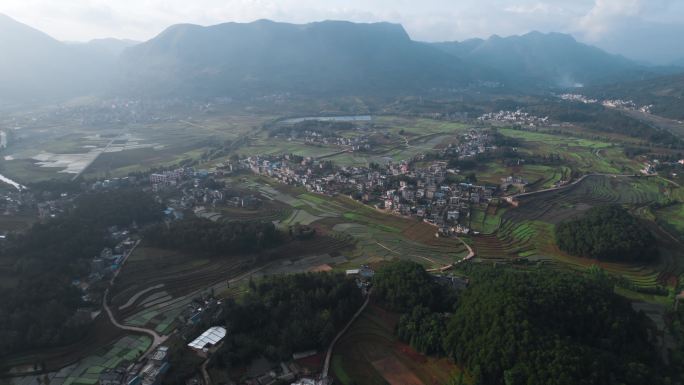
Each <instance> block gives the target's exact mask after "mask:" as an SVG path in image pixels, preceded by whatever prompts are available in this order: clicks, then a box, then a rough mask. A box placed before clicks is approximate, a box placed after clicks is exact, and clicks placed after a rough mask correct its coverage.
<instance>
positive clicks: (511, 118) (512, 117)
mask: <svg viewBox="0 0 684 385" xmlns="http://www.w3.org/2000/svg"><path fill="white" fill-rule="evenodd" d="M477 120H478V121H480V122H487V123H491V122H501V123H517V124H523V125H527V126H530V127H536V126H544V125H548V124H549V117H548V116H544V117H539V116H535V115H532V114H530V113H528V112H524V111H522V110H520V109H518V110H515V111H499V112H489V113H486V114H484V115H482V116H480V117H479V118H477Z"/></svg>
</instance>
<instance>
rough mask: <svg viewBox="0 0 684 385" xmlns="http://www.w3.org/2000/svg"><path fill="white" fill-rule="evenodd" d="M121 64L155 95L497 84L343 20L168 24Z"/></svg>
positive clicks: (399, 31) (405, 40)
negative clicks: (296, 22) (306, 22)
mask: <svg viewBox="0 0 684 385" xmlns="http://www.w3.org/2000/svg"><path fill="white" fill-rule="evenodd" d="M122 62H123V63H124V75H125V76H124V79H126V80H128V82H125V84H129V85H130V86H131V87H132V90H133V91H136V92H140V93H147V92H150V91H152V92H155V93H161V94H167V93H176V92H182V93H184V94H192V95H221V94H226V93H228V94H231V95H240V94H254V93H257V94H258V93H261V94H263V93H267V92H293V93H306V94H314V95H321V94H330V93H352V94H368V93H386V92H401V91H412V92H415V91H420V90H425V89H430V88H450V87H459V86H465V85H468V84H469V83H470V82H472V81H473V80H479V79H486V80H495V79H496V78H497V75H496V74H494V73H487V71H484V70H482V69H479V68H478V67H476V66H473V65H470V64H468V63H465V62H463V61H462V60H460V59H458V58H455V57H453V56H452V55H449V54H448V53H445V52H443V51H441V50H439V49H436V48H434V47H432V46H430V45H427V44H423V43H419V42H415V41H412V40H411V39H410V38H409V36H408V34H407V33H406V31H404V29H403V28H402V27H401V26H400V25H396V24H389V23H374V24H355V23H350V22H344V21H326V22H320V23H311V24H305V25H295V24H286V23H275V22H272V21H267V20H260V21H256V22H253V23H247V24H238V23H226V24H220V25H215V26H211V27H200V26H197V25H187V24H186V25H175V26H173V27H171V28H169V29H167V30H166V31H164V32H162V33H161V34H160V35H159V36H157V37H155V38H154V39H152V40H150V41H148V42H145V43H142V44H139V45H137V46H134V47H131V48H129V49H127V50H126V51H125V52H124V54H123V56H122ZM140 85H142V86H140Z"/></svg>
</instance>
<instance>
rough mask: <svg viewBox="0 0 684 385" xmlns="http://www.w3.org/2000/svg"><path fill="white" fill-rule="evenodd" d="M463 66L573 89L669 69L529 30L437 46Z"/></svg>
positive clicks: (512, 79) (522, 82) (517, 80)
mask: <svg viewBox="0 0 684 385" xmlns="http://www.w3.org/2000/svg"><path fill="white" fill-rule="evenodd" d="M433 46H435V47H438V48H440V49H442V50H443V51H444V52H448V53H450V54H452V55H454V56H456V57H458V58H460V59H461V60H464V61H466V62H470V63H474V64H478V65H481V66H487V67H490V68H492V69H494V70H496V71H498V72H499V73H500V74H501V75H503V76H505V78H506V79H507V80H508V81H509V82H511V83H514V84H516V85H517V86H519V87H520V86H524V85H525V84H527V85H531V86H535V87H541V88H544V87H576V86H584V85H591V84H601V83H611V82H619V81H625V80H634V79H643V78H648V77H653V76H654V74H656V73H667V72H668V70H667V69H660V68H653V67H651V68H649V67H645V66H641V65H639V64H637V63H635V62H633V61H631V60H628V59H626V58H624V57H622V56H617V55H611V54H609V53H607V52H605V51H603V50H601V49H599V48H596V47H593V46H589V45H586V44H582V43H579V42H577V41H576V40H575V39H574V38H573V37H572V36H570V35H565V34H560V33H548V34H543V33H540V32H530V33H528V34H526V35H522V36H510V37H499V36H496V35H495V36H492V37H490V38H489V39H487V40H483V39H472V40H466V41H464V42H446V43H435V44H433Z"/></svg>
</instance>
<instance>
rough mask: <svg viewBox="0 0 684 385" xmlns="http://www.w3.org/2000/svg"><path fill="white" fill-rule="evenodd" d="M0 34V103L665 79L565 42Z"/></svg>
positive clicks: (352, 26)
mask: <svg viewBox="0 0 684 385" xmlns="http://www.w3.org/2000/svg"><path fill="white" fill-rule="evenodd" d="M0 34H1V35H2V36H3V38H2V39H0V52H2V53H3V59H2V60H0V101H1V100H2V99H5V100H10V101H19V100H24V99H26V100H41V99H50V98H68V97H74V96H81V95H89V94H107V95H115V96H120V95H122V96H129V95H136V96H149V97H177V96H185V97H212V96H232V97H240V96H260V95H266V94H271V93H286V92H289V93H293V94H302V95H311V96H325V95H341V94H347V95H375V94H377V95H396V94H401V93H411V94H420V93H427V92H434V91H441V92H445V91H452V90H454V89H458V90H464V89H466V88H469V89H472V88H475V87H481V86H487V87H493V86H500V85H505V86H506V87H507V88H511V89H517V90H525V91H534V90H537V91H539V90H548V89H549V88H559V87H573V86H576V85H579V84H582V85H595V84H602V83H608V82H617V81H624V80H638V79H645V78H649V77H653V76H656V75H658V74H661V73H663V72H667V69H660V68H654V67H645V66H641V65H639V64H636V63H634V62H632V61H630V60H628V59H625V58H623V57H620V56H615V55H610V54H608V53H606V52H604V51H602V50H600V49H598V48H595V47H592V46H588V45H584V44H581V43H578V42H577V41H575V40H574V39H573V38H572V37H571V36H569V35H562V34H556V33H551V34H541V33H538V32H533V33H529V34H526V35H523V36H511V37H507V38H501V37H497V36H493V37H491V38H489V39H487V40H482V39H473V40H467V41H464V42H460V43H459V42H448V43H421V42H416V41H413V40H411V39H410V37H409V36H408V34H407V33H406V31H405V30H404V29H403V27H402V26H400V25H397V24H389V23H373V24H357V23H351V22H344V21H325V22H318V23H310V24H303V25H296V24H288V23H277V22H272V21H267V20H259V21H256V22H252V23H244V24H241V23H225V24H219V25H215V26H209V27H202V26H197V25H190V24H180V25H174V26H172V27H170V28H168V29H167V30H165V31H164V32H162V33H161V34H159V35H158V36H157V37H155V38H153V39H151V40H149V41H147V42H144V43H136V42H132V41H122V40H115V39H103V40H95V41H92V42H89V43H63V42H59V41H57V40H55V39H53V38H51V37H50V36H48V35H46V34H44V33H42V32H40V31H37V30H35V29H33V28H31V27H28V26H26V25H23V24H21V23H19V22H16V21H14V20H12V19H11V18H9V17H6V16H2V15H0Z"/></svg>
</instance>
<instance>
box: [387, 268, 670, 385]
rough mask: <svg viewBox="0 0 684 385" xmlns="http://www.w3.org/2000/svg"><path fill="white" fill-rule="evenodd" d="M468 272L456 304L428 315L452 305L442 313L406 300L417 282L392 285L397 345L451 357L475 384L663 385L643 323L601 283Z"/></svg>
mask: <svg viewBox="0 0 684 385" xmlns="http://www.w3.org/2000/svg"><path fill="white" fill-rule="evenodd" d="M402 265H404V266H408V265H407V263H402ZM415 268H416V269H418V268H419V266H417V265H416V267H415ZM389 269H390V270H391V271H397V268H396V266H391V267H389ZM406 269H407V268H406ZM384 271H385V269H383V270H381V271H379V272H378V273H377V274H376V277H377V276H378V275H380V276H381V277H382V276H383V272H384ZM468 274H469V276H470V277H471V285H470V286H469V287H468V288H467V289H466V290H465V291H463V292H462V294H460V295H459V297H458V302H456V301H454V300H453V297H451V298H452V299H449V298H448V297H447V299H445V300H443V301H447V302H450V303H449V304H447V305H445V304H444V303H441V304H440V306H438V307H437V308H439V307H441V308H444V307H447V308H448V307H450V306H451V307H452V308H454V310H453V311H451V312H449V313H445V312H444V311H441V310H437V308H432V309H431V308H430V307H429V305H430V304H431V301H430V298H429V296H427V297H425V298H423V297H422V296H421V295H417V296H416V297H413V296H410V295H409V294H408V293H411V292H415V293H421V292H423V290H424V286H425V285H426V282H425V281H424V280H417V279H413V280H409V281H408V283H407V284H404V285H402V286H401V291H402V292H403V293H406V294H404V295H402V296H393V297H390V298H394V299H393V300H392V301H390V302H389V303H390V304H394V308H395V309H402V311H403V313H404V314H403V315H402V317H401V319H400V322H399V325H398V327H397V334H398V336H399V337H400V338H401V339H402V340H404V341H406V342H408V343H410V344H411V345H412V346H413V347H414V348H416V349H417V350H419V351H421V352H423V353H427V354H437V355H441V356H447V357H450V358H452V359H453V360H454V361H456V362H457V363H459V364H460V365H462V366H463V367H464V368H465V369H466V370H467V372H468V373H469V374H470V377H471V378H472V379H473V380H474V381H473V383H474V384H477V385H503V384H505V385H567V384H581V385H590V384H592V385H593V384H596V385H599V384H600V385H613V384H614V385H622V384H626V385H642V384H646V383H648V384H664V383H667V381H668V380H667V379H666V378H664V376H665V375H666V374H667V372H666V371H665V370H664V369H663V368H664V366H662V363H661V362H660V359H659V357H660V356H659V354H658V353H657V351H656V349H655V348H654V343H655V340H654V337H653V336H654V330H653V325H652V323H651V322H650V321H649V320H648V318H647V317H646V316H645V315H644V314H643V313H636V312H635V311H634V310H633V309H632V308H631V305H630V303H629V301H628V300H626V299H624V298H622V297H620V296H618V295H616V294H615V293H614V292H613V286H612V284H610V283H609V281H608V280H606V279H604V278H605V277H604V276H603V275H601V274H591V275H587V276H581V275H577V274H570V273H560V272H549V271H535V272H525V271H514V270H507V269H496V268H488V267H472V268H471V270H470V271H469V272H468ZM413 275H417V273H413V274H409V275H408V277H409V278H410V277H411V276H413ZM397 281H399V280H397ZM396 284H400V282H396ZM381 293H385V292H381ZM417 298H422V300H421V301H418V300H417ZM402 301H404V302H402ZM432 303H434V302H432ZM426 304H427V305H428V306H426ZM402 305H403V306H402ZM433 306H434V305H433Z"/></svg>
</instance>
